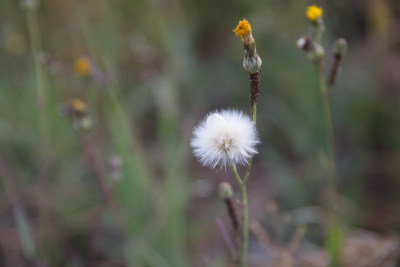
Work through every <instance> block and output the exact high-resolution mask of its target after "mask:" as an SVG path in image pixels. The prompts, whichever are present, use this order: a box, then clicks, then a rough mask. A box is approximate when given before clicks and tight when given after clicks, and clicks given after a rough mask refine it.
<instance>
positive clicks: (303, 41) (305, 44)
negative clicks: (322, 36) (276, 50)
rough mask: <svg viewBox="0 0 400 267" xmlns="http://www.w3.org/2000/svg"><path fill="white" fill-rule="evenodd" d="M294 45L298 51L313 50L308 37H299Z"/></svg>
mask: <svg viewBox="0 0 400 267" xmlns="http://www.w3.org/2000/svg"><path fill="white" fill-rule="evenodd" d="M296 45H297V47H298V48H299V49H301V50H303V51H306V52H311V51H312V50H313V42H312V41H311V39H310V38H308V37H301V38H299V40H297V42H296Z"/></svg>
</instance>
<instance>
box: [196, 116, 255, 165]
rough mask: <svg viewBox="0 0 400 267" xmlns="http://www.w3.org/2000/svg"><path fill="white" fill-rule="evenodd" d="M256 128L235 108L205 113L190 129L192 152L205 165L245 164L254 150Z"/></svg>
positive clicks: (247, 117) (248, 118)
mask: <svg viewBox="0 0 400 267" xmlns="http://www.w3.org/2000/svg"><path fill="white" fill-rule="evenodd" d="M258 143H259V140H258V137H257V131H256V127H255V125H254V123H253V122H252V120H251V119H250V117H249V116H247V115H245V114H243V113H242V112H239V111H236V110H222V111H220V112H219V111H215V112H212V113H210V114H208V115H207V116H206V117H205V118H204V120H203V121H201V122H200V124H199V125H198V126H197V127H196V128H195V129H194V131H193V138H192V140H191V146H192V148H193V154H194V155H195V156H196V158H197V159H198V160H199V161H200V162H201V164H203V165H204V166H206V167H210V168H213V169H214V168H215V167H217V166H221V168H224V169H225V168H226V167H227V166H229V165H231V164H233V165H238V164H239V165H246V164H247V163H248V160H249V158H250V157H251V156H252V155H254V154H256V153H257V150H256V148H255V146H256V145H257V144H258Z"/></svg>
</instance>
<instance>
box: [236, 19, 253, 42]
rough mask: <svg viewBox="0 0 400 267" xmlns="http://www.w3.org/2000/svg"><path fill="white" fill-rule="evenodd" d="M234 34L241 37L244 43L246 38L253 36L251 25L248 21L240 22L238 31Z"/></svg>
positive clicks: (237, 27)
mask: <svg viewBox="0 0 400 267" xmlns="http://www.w3.org/2000/svg"><path fill="white" fill-rule="evenodd" d="M233 32H234V33H235V34H236V36H240V37H241V38H242V41H243V42H244V41H245V38H246V37H247V36H249V34H251V25H250V23H249V22H248V21H247V20H246V19H243V20H241V21H239V23H238V25H237V26H236V29H234V30H233Z"/></svg>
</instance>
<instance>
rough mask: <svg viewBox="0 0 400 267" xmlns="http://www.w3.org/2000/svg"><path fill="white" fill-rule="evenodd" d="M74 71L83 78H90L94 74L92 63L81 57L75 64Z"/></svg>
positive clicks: (88, 59) (85, 57)
mask: <svg viewBox="0 0 400 267" xmlns="http://www.w3.org/2000/svg"><path fill="white" fill-rule="evenodd" d="M74 70H75V72H76V73H77V74H79V75H82V76H89V75H90V74H91V73H92V63H91V61H90V58H88V57H87V56H80V57H79V58H78V59H77V60H75V63H74Z"/></svg>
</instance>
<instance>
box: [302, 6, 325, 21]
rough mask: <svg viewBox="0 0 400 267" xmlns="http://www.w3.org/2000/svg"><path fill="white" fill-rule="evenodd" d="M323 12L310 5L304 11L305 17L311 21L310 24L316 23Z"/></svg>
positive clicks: (320, 8)
mask: <svg viewBox="0 0 400 267" xmlns="http://www.w3.org/2000/svg"><path fill="white" fill-rule="evenodd" d="M323 12H324V11H323V10H322V7H319V6H316V5H311V6H309V7H307V10H306V17H307V18H308V19H309V20H310V21H311V22H315V21H317V20H318V19H319V18H321V17H322V13H323Z"/></svg>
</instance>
